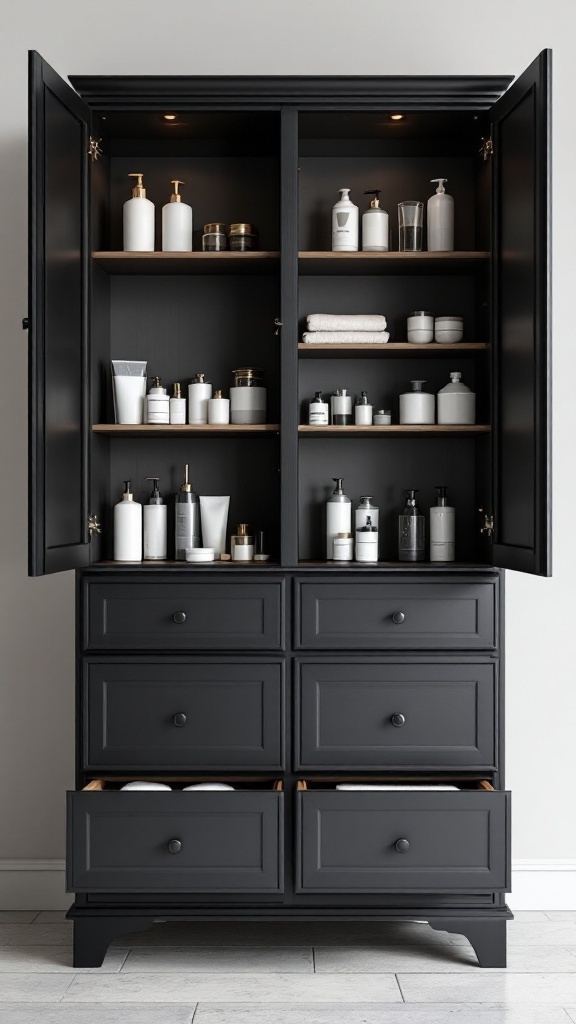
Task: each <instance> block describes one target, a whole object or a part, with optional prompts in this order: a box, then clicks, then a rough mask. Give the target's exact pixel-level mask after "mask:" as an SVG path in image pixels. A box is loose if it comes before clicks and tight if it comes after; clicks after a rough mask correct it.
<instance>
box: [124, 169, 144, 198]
mask: <svg viewBox="0 0 576 1024" xmlns="http://www.w3.org/2000/svg"><path fill="white" fill-rule="evenodd" d="M128 177H129V178H138V181H137V182H136V184H135V185H134V188H133V189H132V199H146V189H145V188H144V185H143V184H142V178H143V177H144V174H141V173H140V172H139V171H133V172H132V173H130V174H129V175H128Z"/></svg>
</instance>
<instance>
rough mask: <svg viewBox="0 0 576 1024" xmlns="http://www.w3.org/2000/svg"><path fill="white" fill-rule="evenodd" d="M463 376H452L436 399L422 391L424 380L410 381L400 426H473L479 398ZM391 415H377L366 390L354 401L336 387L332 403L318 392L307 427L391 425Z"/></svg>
mask: <svg viewBox="0 0 576 1024" xmlns="http://www.w3.org/2000/svg"><path fill="white" fill-rule="evenodd" d="M461 377H462V374H461V373H459V372H453V373H451V374H450V383H449V384H447V385H446V386H445V387H443V388H441V389H440V391H439V392H438V395H437V396H434V395H431V394H430V393H429V392H427V391H424V390H423V385H424V384H426V381H425V380H413V381H411V382H410V385H411V386H410V391H407V392H405V393H404V394H401V395H400V403H399V404H400V418H399V422H400V424H431V423H436V422H438V423H440V424H455V425H456V424H460V425H462V424H472V423H475V422H476V395H475V394H474V392H473V391H471V390H470V388H468V387H466V385H465V384H463V383H462V380H461ZM391 423H392V413H391V411H390V410H389V409H378V410H377V411H376V412H374V409H373V406H372V405H371V404H370V402H369V400H368V393H367V392H366V391H363V392H362V393H361V395H359V397H357V398H356V401H355V403H354V404H353V402H352V395H350V394H348V391H347V389H346V388H337V390H336V391H335V392H334V394H333V395H331V397H330V404H329V403H328V402H327V401H325V400H324V399H323V397H322V392H321V391H317V392H316V393H315V395H314V398H313V399H312V400H311V402H310V403H309V406H308V425H309V426H313V427H321V426H328V425H331V426H335V427H348V426H356V427H371V426H389V425H390V424H391Z"/></svg>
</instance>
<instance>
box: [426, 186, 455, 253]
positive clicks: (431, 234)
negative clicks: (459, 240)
mask: <svg viewBox="0 0 576 1024" xmlns="http://www.w3.org/2000/svg"><path fill="white" fill-rule="evenodd" d="M436 181H437V182H438V188H437V189H436V194H435V195H433V196H430V199H429V200H428V210H427V215H428V216H427V220H428V252H452V250H453V249H454V200H453V199H452V196H449V195H447V193H446V192H445V190H444V182H445V181H448V178H432V183H434V182H436Z"/></svg>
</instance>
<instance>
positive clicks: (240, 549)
mask: <svg viewBox="0 0 576 1024" xmlns="http://www.w3.org/2000/svg"><path fill="white" fill-rule="evenodd" d="M230 554H231V556H232V561H233V562H251V561H252V559H253V558H254V537H251V536H250V534H249V533H248V523H238V527H237V531H236V533H233V534H232V536H231V537H230Z"/></svg>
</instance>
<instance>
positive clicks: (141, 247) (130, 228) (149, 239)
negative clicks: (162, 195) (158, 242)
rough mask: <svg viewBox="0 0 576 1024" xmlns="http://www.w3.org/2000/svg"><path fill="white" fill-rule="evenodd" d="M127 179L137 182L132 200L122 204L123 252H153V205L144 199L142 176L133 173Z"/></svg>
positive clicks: (144, 191)
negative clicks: (136, 179)
mask: <svg viewBox="0 0 576 1024" xmlns="http://www.w3.org/2000/svg"><path fill="white" fill-rule="evenodd" d="M128 177H129V178H138V181H137V182H136V184H135V186H134V188H133V189H132V199H128V201H127V202H126V203H124V210H123V219H124V252H154V203H151V202H150V200H149V199H146V189H145V188H144V186H143V184H142V178H143V175H142V174H139V173H134V174H129V175H128Z"/></svg>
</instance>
